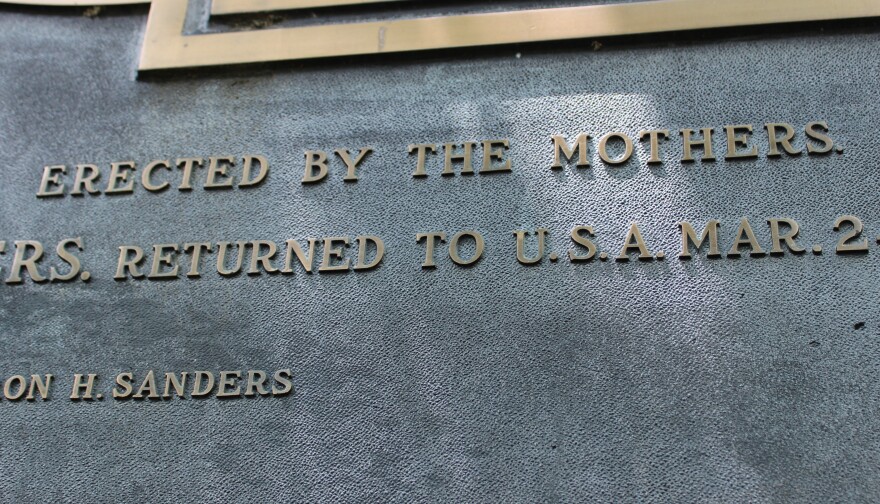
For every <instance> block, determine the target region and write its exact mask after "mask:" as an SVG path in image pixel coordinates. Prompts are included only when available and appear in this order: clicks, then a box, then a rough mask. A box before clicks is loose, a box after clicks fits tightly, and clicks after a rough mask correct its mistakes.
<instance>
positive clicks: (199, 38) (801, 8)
mask: <svg viewBox="0 0 880 504" xmlns="http://www.w3.org/2000/svg"><path fill="white" fill-rule="evenodd" d="M186 9H187V0H159V1H156V2H153V5H152V7H151V9H150V16H149V19H148V21H147V30H146V36H145V40H144V46H143V49H142V51H141V59H140V65H139V69H140V70H158V69H169V68H181V67H197V66H213V65H228V64H239V63H256V62H268V61H280V60H293V59H308V58H323V57H331V56H348V55H358V54H378V53H392V52H406V51H421V50H428V49H446V48H455V47H472V46H487V45H497V44H510V43H520V42H540V41H553V40H565V39H581V38H595V37H607V36H615V35H633V34H645V33H660V32H670V31H684V30H697V29H707V28H723V27H736V26H750V25H765V24H777V23H792V22H801V21H822V20H833V19H850V18H863V17H875V16H880V1H878V0H736V1H730V0H655V1H646V2H634V3H625V4H612V5H591V6H582V7H563V8H548V9H533V10H520V11H509V12H492V13H485V14H468V15H454V16H442V17H427V18H419V19H403V20H394V21H378V22H366V23H351V24H344V25H321V26H309V27H297V28H277V29H268V30H258V31H245V32H231V33H211V34H201V35H183V34H182V31H183V26H184V18H185V16H186Z"/></svg>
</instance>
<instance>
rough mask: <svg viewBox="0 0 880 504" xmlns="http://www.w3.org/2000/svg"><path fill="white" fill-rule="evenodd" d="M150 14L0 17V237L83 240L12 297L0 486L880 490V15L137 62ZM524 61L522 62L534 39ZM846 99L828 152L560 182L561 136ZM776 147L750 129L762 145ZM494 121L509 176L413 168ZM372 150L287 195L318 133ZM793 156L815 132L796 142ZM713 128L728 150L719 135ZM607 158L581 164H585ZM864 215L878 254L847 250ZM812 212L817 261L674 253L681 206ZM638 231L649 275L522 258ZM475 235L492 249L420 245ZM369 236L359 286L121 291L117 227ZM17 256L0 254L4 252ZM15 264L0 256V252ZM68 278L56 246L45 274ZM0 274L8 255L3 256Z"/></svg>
mask: <svg viewBox="0 0 880 504" xmlns="http://www.w3.org/2000/svg"><path fill="white" fill-rule="evenodd" d="M145 20H146V8H135V9H111V10H109V11H105V12H104V13H102V14H101V15H100V16H98V17H97V18H94V19H92V18H87V17H83V16H82V15H81V11H66V10H52V9H30V8H16V7H0V160H2V167H0V233H2V235H0V238H2V239H4V240H7V241H10V242H11V240H21V239H36V240H41V241H43V242H44V243H47V244H54V243H55V242H57V241H58V240H60V239H62V238H67V237H74V236H81V237H82V238H83V240H84V241H85V245H86V251H85V252H84V253H82V257H83V261H84V265H85V267H86V269H88V270H89V271H90V272H91V273H92V274H93V279H92V281H91V282H89V283H83V282H73V283H69V284H55V285H36V284H33V283H26V284H25V285H23V286H9V285H2V284H0V300H2V301H0V345H2V352H0V376H2V377H6V376H9V375H12V374H17V373H32V372H34V373H43V372H51V373H54V374H56V375H57V376H58V377H59V380H60V381H59V383H63V384H65V386H64V387H61V386H58V387H55V388H54V389H53V394H54V397H53V399H52V400H50V401H49V402H45V403H42V402H36V403H25V402H21V403H10V402H9V401H5V400H3V401H0V495H2V497H0V500H3V501H7V502H60V501H70V502H215V501H222V502H287V501H302V502H335V501H340V502H424V501H447V502H876V501H877V500H880V478H878V465H880V420H878V418H880V417H878V404H880V403H878V401H880V385H878V377H880V375H878V370H880V367H878V362H880V361H878V358H880V341H878V329H880V313H878V299H880V297H878V296H880V280H878V279H880V249H878V248H877V245H876V244H875V240H874V237H875V236H876V234H877V233H878V231H880V206H878V205H877V197H878V194H880V182H878V177H877V170H878V165H877V159H878V155H877V154H878V148H880V146H878V141H877V138H878V137H877V125H878V124H880V92H878V89H880V83H878V75H880V64H878V62H880V59H878V54H880V36H878V31H877V29H876V27H874V26H871V25H864V24H862V25H860V26H858V27H854V26H853V25H852V24H843V25H840V24H837V25H834V26H830V25H829V26H826V27H825V29H824V30H823V29H820V28H819V27H817V26H807V27H802V28H796V29H787V30H786V31H784V32H783V33H777V32H779V31H780V30H779V29H776V28H774V29H767V30H763V31H757V32H756V31H751V32H750V35H749V36H748V37H740V36H737V35H736V34H732V33H730V32H724V33H720V34H705V35H700V36H687V37H686V38H682V37H680V36H679V37H674V36H669V35H659V36H652V37H646V38H644V39H639V40H637V41H631V42H626V41H620V42H614V41H603V42H605V45H604V47H602V48H601V49H600V50H598V51H594V50H592V47H591V41H584V42H580V43H568V44H564V45H563V46H562V47H561V48H560V47H554V46H551V45H541V46H522V47H507V48H499V49H481V50H474V51H471V50H461V51H453V52H451V53H439V54H426V55H415V56H413V55H410V56H405V57H388V58H344V59H340V60H335V61H330V62H318V63H305V64H304V63H290V64H280V65H274V66H271V67H239V68H235V69H229V70H223V71H187V72H171V73H170V74H166V75H158V76H152V77H149V78H147V79H141V80H136V79H135V66H136V58H137V53H138V50H139V44H140V38H141V36H142V33H143V28H144V23H145ZM517 53H521V54H520V55H519V56H516V54H517ZM813 120H826V121H828V122H829V124H830V125H831V130H832V136H833V137H834V138H835V140H837V141H838V142H839V144H840V145H841V146H842V147H843V148H844V149H845V152H844V153H843V154H832V155H830V156H826V157H816V156H809V157H808V156H806V155H802V156H800V157H798V158H783V159H771V160H768V159H767V158H766V157H765V156H764V155H763V153H765V152H766V146H764V145H763V144H759V145H761V150H762V156H761V158H760V159H758V160H754V161H745V162H737V163H733V162H725V161H718V162H716V163H699V162H698V163H696V164H692V165H684V166H683V165H681V163H678V162H675V161H674V159H675V158H678V157H680V155H681V146H680V143H679V141H678V140H673V141H670V142H668V143H667V144H666V145H665V146H664V150H665V151H666V152H667V153H668V154H667V156H668V157H669V158H670V161H669V162H667V163H666V164H664V165H662V166H661V167H649V166H648V165H647V164H646V162H645V161H646V159H647V156H646V154H645V152H644V149H643V147H641V146H639V147H637V157H638V158H639V159H638V160H635V161H633V162H631V163H629V164H627V165H624V166H622V167H618V168H609V167H606V166H604V165H601V164H594V166H593V168H590V169H584V170H577V169H575V168H574V167H573V166H572V167H569V168H567V169H566V170H563V171H559V172H552V171H551V170H550V169H549V165H550V162H551V149H550V142H549V137H550V135H551V134H554V133H566V134H569V135H574V134H576V133H577V132H581V131H585V132H590V133H592V134H594V135H595V134H601V133H605V132H608V131H615V130H620V131H626V132H629V133H630V134H635V133H636V132H637V131H638V130H640V129H646V128H653V127H665V128H669V129H672V130H676V129H679V128H699V127H706V126H714V127H716V128H720V127H721V126H722V125H724V124H731V123H752V124H756V125H761V124H763V123H765V122H769V121H787V122H791V123H794V124H795V125H797V126H799V127H802V126H803V125H804V124H806V123H807V122H809V121H813ZM759 136H760V135H759ZM495 137H498V138H509V139H510V141H511V145H512V148H511V151H510V156H511V158H512V159H513V163H514V171H513V173H512V174H509V175H500V176H493V177H487V176H484V177H480V176H475V177H460V176H457V177H454V178H441V177H440V176H438V175H437V173H438V171H439V170H438V169H437V168H436V167H434V168H432V175H431V176H430V177H428V178H427V179H413V178H412V177H410V176H409V175H410V173H411V172H412V170H413V168H414V159H413V158H412V157H410V156H408V155H407V154H406V150H405V147H406V145H407V144H409V143H413V142H420V141H435V142H443V141H462V140H472V139H481V138H495ZM367 145H369V146H372V147H374V148H375V149H376V153H375V154H373V155H372V157H370V158H369V159H368V161H367V162H366V164H365V165H364V168H363V170H362V179H361V180H360V182H358V183H356V184H344V183H343V182H342V180H341V176H340V175H341V173H342V169H341V165H340V164H339V163H338V162H337V164H336V165H335V168H334V175H335V178H334V179H333V180H331V181H329V182H327V183H325V184H321V185H317V186H312V187H302V186H300V185H299V183H298V180H299V178H300V177H301V176H302V165H301V163H302V157H303V150H304V149H307V148H317V149H333V148H339V147H349V148H357V147H364V146H367ZM796 145H800V146H802V145H803V137H802V135H801V136H799V137H798V140H797V141H796ZM723 146H724V142H723V140H722V138H720V137H719V138H718V142H717V143H716V148H717V149H718V151H719V153H722V149H723ZM246 153H259V154H263V155H265V156H267V157H268V158H269V159H270V161H271V162H272V167H271V174H270V177H269V180H268V181H267V182H266V183H265V184H264V185H263V186H262V187H260V188H258V189H255V190H248V191H245V190H234V191H229V192H223V193H207V192H205V191H203V190H201V189H197V190H195V191H193V192H191V193H183V192H179V191H176V190H172V191H169V192H166V193H162V194H159V195H155V194H150V193H146V192H145V191H142V190H141V191H138V192H136V193H135V194H134V195H131V196H123V197H107V196H101V197H94V198H80V199H72V198H66V199H62V200H39V199H37V198H36V197H35V193H36V190H37V186H38V183H39V179H40V173H41V169H42V167H43V166H44V165H46V164H54V163H67V164H72V163H83V162H95V163H98V164H100V165H101V166H102V167H106V166H108V165H109V163H110V162H111V161H122V160H129V159H132V160H136V161H138V162H139V163H143V162H145V161H148V160H151V159H158V158H168V157H170V158H176V157H181V156H189V155H196V156H207V155H223V154H234V155H241V154H246ZM593 157H594V158H595V154H594V156H593ZM847 213H851V214H856V215H858V216H860V217H861V218H862V219H863V220H864V222H865V224H866V234H867V236H868V237H869V238H870V241H871V243H872V250H871V252H870V254H868V255H862V256H853V257H842V256H836V255H834V254H833V253H830V250H831V249H832V248H833V244H834V241H835V240H836V238H837V236H838V235H837V234H836V233H834V232H833V231H832V229H831V227H832V224H833V222H834V219H835V218H836V217H837V216H838V215H841V214H847ZM743 216H747V217H749V218H750V219H751V221H752V224H753V225H754V227H755V230H756V232H757V234H758V236H759V238H760V239H761V240H762V243H764V244H765V245H766V244H767V242H768V239H769V228H768V226H767V225H766V222H765V219H766V218H768V217H792V218H796V219H798V221H799V222H800V223H801V225H802V233H801V242H802V243H804V244H805V245H812V244H815V243H821V244H823V245H824V246H825V249H826V253H825V254H823V255H821V256H815V255H813V254H809V253H808V254H806V255H803V256H793V255H790V254H788V255H786V256H784V257H781V258H780V257H765V258H761V259H752V258H744V259H740V260H728V259H722V260H715V261H711V260H707V259H706V258H705V257H702V258H698V259H696V260H693V261H690V262H683V261H679V260H678V259H677V258H675V254H676V253H677V252H678V249H679V244H678V243H679V241H678V240H679V238H678V236H677V228H676V225H675V223H676V222H677V221H679V220H682V219H687V220H690V221H691V222H694V223H695V224H698V225H699V226H700V227H701V226H702V225H703V224H704V223H705V222H706V221H707V220H709V219H710V218H717V219H720V220H721V222H722V233H721V237H722V242H723V243H724V244H725V245H726V246H728V247H729V245H730V243H731V235H732V233H733V231H734V229H735V226H736V223H737V222H738V220H739V218H740V217H743ZM632 221H638V222H639V223H640V224H641V225H642V231H643V232H644V234H645V236H646V238H647V239H648V240H649V243H650V246H651V247H652V249H653V250H654V251H658V250H664V251H665V252H666V253H667V254H668V256H667V259H666V260H664V261H654V262H632V261H631V262H629V263H616V262H612V261H608V262H599V261H595V262H591V263H586V264H571V263H570V262H568V261H567V260H560V261H559V262H558V263H555V264H554V263H550V262H549V261H546V260H545V262H544V263H543V264H541V265H539V266H535V267H524V266H521V265H519V264H518V263H517V262H516V259H515V255H514V241H513V233H512V231H513V230H515V229H534V228H536V227H538V226H546V227H548V228H549V229H550V230H551V235H550V243H549V246H550V247H551V249H552V250H554V251H557V252H559V253H565V252H566V251H567V250H568V249H570V248H571V245H570V242H569V240H568V237H567V235H568V232H569V231H570V229H571V228H572V227H573V226H575V225H578V224H591V225H593V226H595V230H596V233H597V243H598V244H599V246H600V248H601V249H602V250H606V251H608V252H610V253H616V252H617V251H618V250H619V248H620V246H621V244H622V242H623V237H624V233H625V230H626V228H627V226H628V225H629V223H630V222H632ZM469 228H470V229H477V230H479V231H481V232H482V233H483V234H484V235H485V237H486V255H485V257H484V258H483V260H482V261H480V262H479V263H477V264H476V265H475V266H473V267H471V268H460V267H456V266H454V265H453V264H452V263H451V262H450V261H449V260H448V259H447V258H445V257H442V256H440V255H438V259H439V267H438V268H437V269H436V270H433V271H425V270H422V269H421V268H420V262H421V258H422V254H423V247H422V246H420V245H417V244H416V241H415V235H416V233H418V232H425V231H447V232H456V231H460V230H463V229H469ZM359 233H372V234H377V235H379V236H381V237H382V238H384V239H385V242H386V244H387V246H388V252H387V256H386V258H385V261H384V263H383V264H382V266H381V267H380V268H378V269H377V270H375V271H372V272H369V273H361V274H355V273H349V274H342V275H318V274H313V275H306V274H304V273H302V272H297V273H296V274H294V275H292V276H269V275H261V276H247V275H242V276H238V277H234V278H220V277H219V276H218V275H217V274H216V273H206V274H205V275H204V276H203V278H201V279H199V280H196V281H191V280H177V281H171V282H149V281H140V282H134V281H128V282H122V283H117V282H115V281H114V280H113V279H112V276H113V272H114V267H115V261H116V247H118V246H119V245H122V244H139V245H143V246H148V245H150V244H153V243H183V242H188V241H202V240H214V241H218V240H248V239H267V240H275V241H279V242H280V241H283V240H285V239H287V238H303V237H307V236H324V235H349V236H353V235H355V234H359ZM10 245H11V243H10ZM10 260H11V257H10V254H9V253H8V252H7V254H6V255H4V256H2V257H0V261H2V264H3V265H4V267H7V266H8V264H9V263H10ZM46 266H48V263H47V264H46ZM4 277H5V272H4ZM288 367H289V368H291V369H292V370H293V371H294V377H295V385H296V393H295V394H294V395H292V396H290V397H286V398H274V399H273V398H263V399H247V400H246V399H239V400H231V401H218V400H216V399H208V400H191V399H188V400H173V401H159V402H148V401H129V402H118V401H112V400H105V401H102V402H94V403H73V402H71V401H69V400H67V399H66V398H65V396H66V395H67V394H69V390H67V386H69V383H70V377H71V375H72V374H73V373H75V372H97V373H99V374H100V375H101V379H102V380H103V381H102V382H101V387H102V390H103V391H104V392H105V393H106V392H107V391H108V390H109V386H110V384H109V383H108V382H109V380H110V378H111V377H112V376H113V375H115V374H116V373H119V372H121V371H127V370H131V371H134V372H137V373H144V372H145V371H146V370H149V369H155V370H161V371H172V370H177V371H194V370H198V369H208V370H213V371H219V370H222V369H250V368H257V369H267V370H274V369H277V368H288Z"/></svg>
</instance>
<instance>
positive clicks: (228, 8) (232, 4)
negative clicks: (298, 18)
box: [211, 0, 401, 15]
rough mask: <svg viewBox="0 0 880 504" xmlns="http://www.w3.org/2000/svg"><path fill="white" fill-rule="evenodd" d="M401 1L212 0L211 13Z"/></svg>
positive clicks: (221, 13)
mask: <svg viewBox="0 0 880 504" xmlns="http://www.w3.org/2000/svg"><path fill="white" fill-rule="evenodd" d="M399 1H401V0H211V14H215V15H225V14H243V13H245V12H264V11H275V10H286V9H312V8H318V7H339V6H342V5H362V4H374V3H389V2H399Z"/></svg>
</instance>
